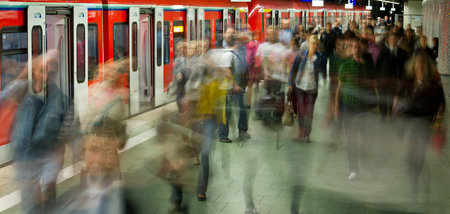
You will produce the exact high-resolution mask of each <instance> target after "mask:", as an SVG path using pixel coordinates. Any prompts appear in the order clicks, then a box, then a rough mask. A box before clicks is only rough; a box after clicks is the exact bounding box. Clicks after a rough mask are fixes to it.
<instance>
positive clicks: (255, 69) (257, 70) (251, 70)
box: [245, 33, 262, 109]
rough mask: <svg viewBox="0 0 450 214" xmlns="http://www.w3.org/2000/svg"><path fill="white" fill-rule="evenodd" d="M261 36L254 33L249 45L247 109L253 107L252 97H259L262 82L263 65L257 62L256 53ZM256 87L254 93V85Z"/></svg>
mask: <svg viewBox="0 0 450 214" xmlns="http://www.w3.org/2000/svg"><path fill="white" fill-rule="evenodd" d="M258 40H259V35H258V34H257V33H252V40H251V41H250V42H249V43H248V44H247V53H246V56H245V60H246V61H247V65H248V75H249V81H248V86H247V109H250V106H251V105H252V96H253V95H258V89H259V82H260V81H261V80H262V73H261V64H260V63H258V62H257V57H256V52H257V50H258V47H259V45H260V44H259V41H258ZM254 84H255V85H256V87H255V89H254V93H253V85H254Z"/></svg>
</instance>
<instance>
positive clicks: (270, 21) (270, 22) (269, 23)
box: [266, 18, 272, 27]
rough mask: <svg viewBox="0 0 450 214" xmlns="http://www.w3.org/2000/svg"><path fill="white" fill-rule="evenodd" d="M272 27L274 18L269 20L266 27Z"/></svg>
mask: <svg viewBox="0 0 450 214" xmlns="http://www.w3.org/2000/svg"><path fill="white" fill-rule="evenodd" d="M270 25H272V18H267V24H266V26H267V27H269V26H270Z"/></svg>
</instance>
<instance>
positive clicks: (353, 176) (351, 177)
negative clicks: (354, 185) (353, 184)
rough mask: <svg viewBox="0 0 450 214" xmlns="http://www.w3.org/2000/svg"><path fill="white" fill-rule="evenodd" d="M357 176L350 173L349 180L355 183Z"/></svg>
mask: <svg viewBox="0 0 450 214" xmlns="http://www.w3.org/2000/svg"><path fill="white" fill-rule="evenodd" d="M356 176H357V174H356V172H350V175H349V176H348V180H349V181H353V180H355V179H356Z"/></svg>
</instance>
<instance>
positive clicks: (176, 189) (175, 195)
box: [170, 184, 183, 206]
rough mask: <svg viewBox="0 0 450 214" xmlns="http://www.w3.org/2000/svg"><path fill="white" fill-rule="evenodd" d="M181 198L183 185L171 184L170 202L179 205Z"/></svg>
mask: <svg viewBox="0 0 450 214" xmlns="http://www.w3.org/2000/svg"><path fill="white" fill-rule="evenodd" d="M182 200H183V186H182V185H180V184H172V195H171V196H170V202H171V203H172V204H174V205H177V206H180V205H181V201H182Z"/></svg>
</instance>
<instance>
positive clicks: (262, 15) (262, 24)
mask: <svg viewBox="0 0 450 214" xmlns="http://www.w3.org/2000/svg"><path fill="white" fill-rule="evenodd" d="M261 32H263V33H264V13H262V14H261Z"/></svg>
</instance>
